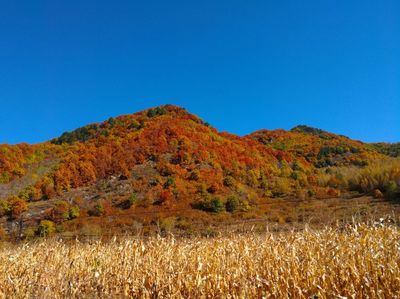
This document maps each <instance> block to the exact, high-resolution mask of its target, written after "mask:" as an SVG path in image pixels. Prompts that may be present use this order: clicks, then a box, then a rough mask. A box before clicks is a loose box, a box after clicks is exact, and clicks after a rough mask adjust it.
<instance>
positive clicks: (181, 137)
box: [0, 105, 400, 234]
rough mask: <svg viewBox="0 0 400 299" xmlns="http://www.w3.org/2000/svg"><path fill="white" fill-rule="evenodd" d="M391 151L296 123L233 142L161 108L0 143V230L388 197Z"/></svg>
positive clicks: (395, 176)
mask: <svg viewBox="0 0 400 299" xmlns="http://www.w3.org/2000/svg"><path fill="white" fill-rule="evenodd" d="M396 156H398V146H396V145H389V144H367V143H363V142H361V141H355V140H351V139H349V138H347V137H345V136H340V135H335V134H332V133H328V132H325V131H323V130H320V129H315V128H311V127H307V126H298V127H295V128H293V129H292V130H290V131H284V130H274V131H268V130H261V131H258V132H255V133H253V134H250V135H248V136H244V137H240V136H236V135H233V134H229V133H221V132H218V131H217V130H216V129H214V128H212V127H211V126H210V125H208V124H207V123H206V122H204V121H203V120H201V119H200V118H198V117H197V116H195V115H193V114H190V113H188V112H187V111H186V110H185V109H183V108H180V107H176V106H172V105H165V106H160V107H156V108H152V109H148V110H146V111H142V112H138V113H135V114H129V115H123V116H119V117H116V118H110V119H108V120H106V121H104V122H101V123H95V124H90V125H87V126H85V127H82V128H79V129H77V130H75V131H73V132H67V133H64V134H62V135H61V136H60V137H58V138H55V139H53V140H51V141H49V142H45V143H41V144H35V145H28V144H19V145H0V198H1V200H0V217H2V218H1V219H3V224H2V226H3V227H4V228H3V230H4V232H10V231H11V230H12V223H13V222H15V221H17V220H18V219H24V221H28V222H29V225H28V226H29V228H30V229H31V232H30V233H31V234H47V233H49V232H53V231H55V230H56V229H60V225H62V227H63V228H62V229H65V228H68V229H70V230H74V229H77V228H78V227H81V226H82V225H85V223H88V222H96V223H101V222H104V221H105V219H107V217H108V216H115V215H120V214H127V213H131V214H132V215H133V214H135V213H136V214H135V215H137V217H136V218H135V217H131V218H134V219H135V221H140V222H145V221H149V222H151V221H154V219H155V218H157V219H166V218H171V217H175V219H174V221H175V222H180V223H181V225H182V226H184V225H186V224H187V222H188V221H189V222H190V221H192V220H194V219H208V220H209V221H216V219H221V217H222V218H224V219H227V218H243V217H250V218H252V217H260V215H264V214H265V209H264V208H262V207H263V204H264V203H267V202H269V201H271V200H274V199H292V200H299V201H307V200H324V199H326V198H334V197H341V196H343V195H344V194H348V193H351V192H353V193H354V192H357V193H358V194H368V195H372V196H374V197H376V198H387V199H397V198H398V194H399V191H400V190H399V186H400V163H399V160H398V158H395V157H396ZM154 215H156V216H154ZM178 218H179V219H178ZM177 219H178V220H177ZM182 219H183V220H182ZM119 220H120V221H122V220H121V219H119ZM132 221H133V220H132V219H130V222H129V221H128V222H126V223H124V224H123V225H125V224H126V225H130V223H132ZM185 223H186V224H185ZM113 225H116V226H118V225H119V224H118V221H115V222H112V223H111V226H113ZM57 227H58V228H57Z"/></svg>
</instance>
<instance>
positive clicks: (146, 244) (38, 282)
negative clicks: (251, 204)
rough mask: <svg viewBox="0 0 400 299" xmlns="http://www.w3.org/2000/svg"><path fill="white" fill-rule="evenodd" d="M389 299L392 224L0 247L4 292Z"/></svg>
mask: <svg viewBox="0 0 400 299" xmlns="http://www.w3.org/2000/svg"><path fill="white" fill-rule="evenodd" d="M338 296H343V297H347V298H366V297H369V298H396V297H399V296H400V230H399V228H398V227H397V226H394V225H392V226H390V225H380V224H377V225H366V224H358V225H348V226H345V227H341V228H339V227H335V228H333V227H327V228H324V229H319V230H311V229H305V230H303V231H300V232H286V233H263V234H253V233H247V234H242V235H237V234H236V235H235V234H232V235H227V236H218V237H214V238H200V237H199V238H174V237H172V236H170V237H167V238H159V237H150V238H148V239H140V238H134V237H124V238H121V239H114V240H111V241H107V242H100V241H96V242H79V241H71V242H65V241H59V240H58V241H57V240H55V239H48V240H41V241H35V242H33V243H23V244H19V245H3V247H1V248H0V297H4V298H9V297H12V298H94V297H96V298H97V297H98V298H159V297H160V298H215V297H217V298H262V297H265V298H288V297H289V298H310V297H311V298H340V297H338Z"/></svg>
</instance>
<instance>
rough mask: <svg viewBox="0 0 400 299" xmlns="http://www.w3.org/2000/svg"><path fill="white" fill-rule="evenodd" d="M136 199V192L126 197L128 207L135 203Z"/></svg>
mask: <svg viewBox="0 0 400 299" xmlns="http://www.w3.org/2000/svg"><path fill="white" fill-rule="evenodd" d="M136 201H137V196H136V193H135V192H134V193H132V194H131V195H130V196H129V198H128V205H129V207H131V206H133V205H134V204H135V203H136Z"/></svg>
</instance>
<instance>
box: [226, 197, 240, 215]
mask: <svg viewBox="0 0 400 299" xmlns="http://www.w3.org/2000/svg"><path fill="white" fill-rule="evenodd" d="M239 205H240V202H239V199H238V198H237V196H234V195H232V196H229V197H228V199H227V200H226V203H225V209H226V211H227V212H230V213H233V212H235V211H236V210H237V209H238V208H239Z"/></svg>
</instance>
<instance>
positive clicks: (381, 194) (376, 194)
mask: <svg viewBox="0 0 400 299" xmlns="http://www.w3.org/2000/svg"><path fill="white" fill-rule="evenodd" d="M373 196H374V197H375V198H383V197H384V195H383V193H382V192H381V190H379V189H375V190H374V192H373Z"/></svg>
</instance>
